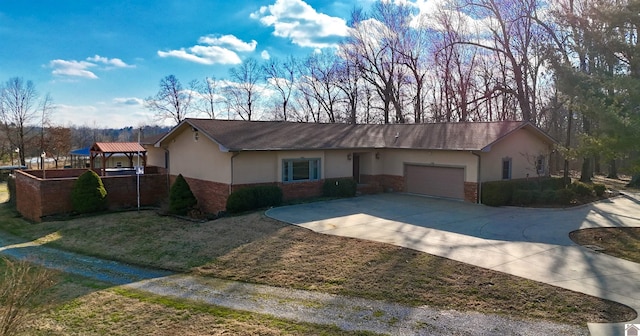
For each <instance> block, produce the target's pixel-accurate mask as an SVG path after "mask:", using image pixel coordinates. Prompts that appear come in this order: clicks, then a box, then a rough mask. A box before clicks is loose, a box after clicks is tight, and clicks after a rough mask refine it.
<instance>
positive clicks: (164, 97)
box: [145, 75, 195, 125]
mask: <svg viewBox="0 0 640 336" xmlns="http://www.w3.org/2000/svg"><path fill="white" fill-rule="evenodd" d="M191 83H192V85H193V84H194V82H191ZM192 85H191V86H192ZM194 89H195V88H193V87H190V88H189V89H188V90H185V89H184V88H183V87H182V84H181V83H180V81H179V80H178V78H176V76H174V75H169V76H166V77H164V78H163V79H162V80H160V89H159V90H158V93H157V94H156V95H155V96H154V97H148V98H147V99H145V106H146V107H147V108H148V109H149V110H151V111H152V112H154V113H155V116H156V118H157V119H158V120H167V119H171V120H172V121H173V122H174V123H175V124H176V125H177V124H179V123H180V122H182V120H184V119H185V118H186V117H187V116H188V115H189V114H190V113H191V109H192V102H193V98H194V92H195V90H194Z"/></svg>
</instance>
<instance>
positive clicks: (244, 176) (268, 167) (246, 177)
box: [233, 151, 280, 184]
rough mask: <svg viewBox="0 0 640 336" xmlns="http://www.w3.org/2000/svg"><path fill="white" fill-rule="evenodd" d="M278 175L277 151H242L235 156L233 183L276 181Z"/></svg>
mask: <svg viewBox="0 0 640 336" xmlns="http://www.w3.org/2000/svg"><path fill="white" fill-rule="evenodd" d="M278 175H280V174H278V155H277V154H276V152H271V151H269V152H240V153H239V154H238V155H237V156H235V157H234V158H233V184H251V183H269V182H275V181H277V179H278Z"/></svg>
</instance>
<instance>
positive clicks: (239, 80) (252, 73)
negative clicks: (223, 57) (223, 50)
mask: <svg viewBox="0 0 640 336" xmlns="http://www.w3.org/2000/svg"><path fill="white" fill-rule="evenodd" d="M262 71H263V69H262V67H261V66H260V65H259V64H258V62H257V61H256V60H255V59H253V58H249V59H247V60H246V61H244V62H243V63H242V65H240V66H238V67H234V68H231V70H229V75H230V77H231V80H232V81H233V82H232V83H229V84H228V85H227V86H226V87H225V92H226V93H227V100H228V103H229V108H230V109H231V110H232V111H234V112H235V113H236V114H238V116H240V118H242V119H243V120H252V118H255V112H256V109H257V108H258V107H259V106H257V105H258V104H257V102H259V100H260V95H261V93H262V87H261V86H260V81H261V80H262V78H263V77H264V76H263V72H262Z"/></svg>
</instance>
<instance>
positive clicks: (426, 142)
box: [159, 119, 554, 151]
mask: <svg viewBox="0 0 640 336" xmlns="http://www.w3.org/2000/svg"><path fill="white" fill-rule="evenodd" d="M184 124H188V125H190V126H191V127H193V128H195V129H197V130H199V131H200V132H202V133H203V134H204V135H206V136H207V137H209V138H210V139H211V140H213V141H215V142H217V143H218V144H220V145H221V146H223V147H225V148H226V149H228V150H229V151H243V150H303V149H304V150H309V149H336V148H345V149H358V148H412V149H432V150H482V149H483V148H485V147H487V146H490V145H491V144H493V143H494V142H496V141H498V140H500V139H501V138H502V137H504V136H506V135H507V134H509V133H511V132H513V131H515V130H517V129H520V128H523V127H529V128H531V129H533V130H536V131H537V132H539V133H540V134H541V136H542V137H543V138H546V139H548V141H549V142H553V141H554V140H553V139H551V138H549V137H548V136H547V135H546V134H544V133H543V132H542V131H541V130H540V129H538V128H537V127H535V126H533V125H532V124H530V123H523V122H519V121H502V122H468V123H435V124H386V125H349V124H316V123H292V122H281V121H241V120H211V119H186V120H185V121H184V122H183V124H181V125H179V126H178V127H176V128H175V129H178V128H179V127H180V126H182V125H184ZM175 129H174V130H175ZM171 133H173V130H172V131H171V132H169V134H171ZM162 140H163V139H160V140H159V141H162Z"/></svg>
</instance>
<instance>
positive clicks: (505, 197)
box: [481, 181, 513, 206]
mask: <svg viewBox="0 0 640 336" xmlns="http://www.w3.org/2000/svg"><path fill="white" fill-rule="evenodd" d="M512 193H513V184H512V183H511V182H510V181H491V182H484V183H483V184H482V196H481V198H482V203H483V204H486V205H489V206H503V205H507V204H509V203H510V202H511V195H512Z"/></svg>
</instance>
